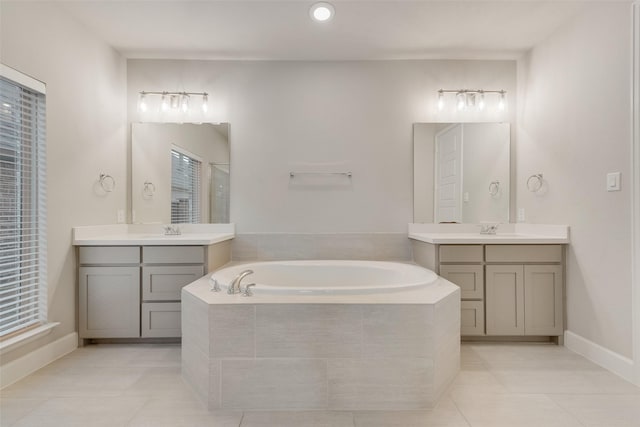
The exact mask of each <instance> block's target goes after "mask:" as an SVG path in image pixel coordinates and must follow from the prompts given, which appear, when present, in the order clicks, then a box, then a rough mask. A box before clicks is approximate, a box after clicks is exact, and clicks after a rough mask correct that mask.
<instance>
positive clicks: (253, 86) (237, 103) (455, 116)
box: [127, 60, 516, 233]
mask: <svg viewBox="0 0 640 427" xmlns="http://www.w3.org/2000/svg"><path fill="white" fill-rule="evenodd" d="M127 73H128V95H129V100H128V102H129V119H130V121H133V122H135V121H138V120H141V119H142V120H146V119H147V117H144V116H140V114H139V113H138V111H137V109H136V103H137V97H138V93H139V92H140V91H142V90H144V91H162V90H176V88H181V89H180V90H183V89H182V88H184V90H190V91H205V92H208V93H209V94H211V95H210V98H209V99H210V101H211V103H212V105H211V109H210V113H209V117H208V120H209V121H214V122H229V123H230V135H231V137H230V144H231V163H232V165H231V219H232V221H233V222H235V223H236V225H237V231H238V232H239V233H247V232H289V233H291V232H305V233H313V232H391V233H394V232H395V233H398V232H402V233H406V230H407V223H409V222H412V221H413V188H412V185H413V184H412V183H413V171H412V163H413V160H412V159H413V129H412V124H413V123H414V122H451V121H477V115H476V114H469V115H466V116H465V114H464V113H463V114H461V113H457V112H452V111H449V110H447V111H444V112H438V110H437V105H436V104H437V90H438V89H441V88H445V89H451V88H454V89H455V88H469V87H473V88H485V89H505V90H507V91H508V92H509V96H510V99H509V105H510V107H511V109H510V111H509V113H508V114H507V115H506V117H504V116H499V115H497V113H495V114H494V115H493V116H492V115H491V114H489V115H487V120H490V121H495V120H498V119H504V118H506V119H507V120H510V121H512V122H513V117H515V107H516V100H515V92H516V62H515V61H443V60H426V61H336V62H288V61H279V62H274V61H248V62H241V61H168V60H167V61H163V60H129V61H128V62H127ZM150 116H151V119H154V118H155V115H154V114H153V113H151V114H150ZM198 117H199V119H202V117H201V115H200V113H198ZM311 170H313V171H318V170H319V171H322V170H325V171H351V172H352V173H353V177H352V179H351V180H350V181H349V180H347V181H345V182H337V183H336V182H333V181H328V180H327V181H323V180H322V179H321V178H317V179H316V180H315V182H314V183H312V185H307V186H298V185H295V184H296V183H295V182H290V179H289V172H290V171H311ZM430 173H432V172H430ZM334 184H337V185H334Z"/></svg>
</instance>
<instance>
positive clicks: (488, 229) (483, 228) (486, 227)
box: [480, 224, 498, 234]
mask: <svg viewBox="0 0 640 427" xmlns="http://www.w3.org/2000/svg"><path fill="white" fill-rule="evenodd" d="M497 231H498V224H480V234H496V232H497Z"/></svg>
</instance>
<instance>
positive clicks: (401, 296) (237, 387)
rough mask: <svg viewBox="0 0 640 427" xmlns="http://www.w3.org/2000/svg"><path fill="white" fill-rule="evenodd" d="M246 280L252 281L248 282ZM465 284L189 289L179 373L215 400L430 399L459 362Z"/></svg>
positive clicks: (385, 405)
mask: <svg viewBox="0 0 640 427" xmlns="http://www.w3.org/2000/svg"><path fill="white" fill-rule="evenodd" d="M247 283H248V282H247ZM459 293H460V290H459V288H458V287H457V286H455V285H453V284H451V283H450V282H448V281H446V280H444V279H442V278H439V279H438V280H437V281H436V282H435V283H433V284H431V285H429V286H425V287H423V288H418V289H412V290H407V291H403V292H389V293H379V294H370V295H322V296H307V295H284V296H283V295H268V294H267V295H258V294H256V295H254V296H252V297H243V296H241V295H227V294H226V293H223V292H221V293H213V292H210V291H209V280H208V276H205V277H203V278H201V279H199V280H197V281H196V282H194V283H192V284H190V285H188V286H186V287H185V288H183V290H182V316H183V318H182V325H183V337H182V373H183V377H184V378H185V379H186V380H187V382H188V383H190V384H191V385H192V386H193V388H194V389H195V391H196V393H197V395H198V396H199V397H200V399H202V400H203V401H204V402H205V403H206V404H207V406H208V408H209V409H211V410H216V409H223V410H232V409H233V410H284V409H295V410H316V409H329V410H360V409H375V410H379V409H389V410H395V409H426V408H432V407H434V405H435V404H436V403H437V401H438V399H439V397H440V396H441V395H442V394H443V393H444V391H445V390H446V388H447V386H448V385H449V384H450V382H451V381H452V380H453V379H454V377H455V376H456V374H457V372H458V370H459V360H460V333H459V331H460V294H459Z"/></svg>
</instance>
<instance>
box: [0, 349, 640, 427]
mask: <svg viewBox="0 0 640 427" xmlns="http://www.w3.org/2000/svg"><path fill="white" fill-rule="evenodd" d="M0 426H2V427H9V426H21V427H24V426H34V427H35V426H37V427H47V426H56V427H68V426H83V427H85V426H89V427H93V426H109V427H117V426H153V427H163V426H171V427H173V426H185V427H198V426H214V427H227V426H228V427H231V426H233V427H238V426H242V427H249V426H261V427H289V426H292V427H305V426H313V427H319V426H326V427H330V426H331V427H342V426H345V427H346V426H349V427H354V426H358V427H360V426H362V427H383V426H384V427H387V426H397V427H420V426H429V427H440V426H451V427H458V426H460V427H463V426H464V427H468V426H473V427H479V426H491V427H500V426H508V427H518V426H532V427H533V426H535V427H547V426H550V427H551V426H559V427H560V426H561V427H572V426H601V427H618V426H629V427H631V426H640V388H638V387H635V386H633V385H631V384H630V383H628V382H625V381H624V380H622V379H620V378H618V377H617V376H615V375H613V374H611V373H609V372H608V371H606V370H604V369H602V368H600V367H598V366H596V365H594V364H593V363H591V362H589V361H587V360H585V359H584V358H582V357H581V356H578V355H576V354H574V353H572V352H571V351H569V350H567V349H565V348H564V347H557V346H554V345H550V344H487V343H482V344H476V343H474V344H464V345H463V346H462V362H461V371H460V374H459V375H458V377H457V378H456V380H455V382H454V383H453V384H452V386H451V388H450V389H449V391H448V392H447V394H446V395H445V396H444V397H443V398H442V399H441V401H440V402H439V404H438V406H437V407H436V408H435V409H433V410H430V411H401V412H397V411H396V412H376V411H363V412H348V411H344V412H341V411H327V412H323V411H312V412H282V411H279V412H246V413H242V412H215V413H209V412H207V410H206V409H205V408H204V407H203V406H202V405H201V404H200V403H199V402H198V401H197V400H196V397H195V395H194V394H193V393H192V392H191V390H190V389H189V387H188V386H187V385H185V383H184V382H183V381H182V378H181V376H180V347H179V346H177V345H175V346H171V345H114V344H105V345H94V346H87V347H84V348H80V349H78V350H76V351H74V352H73V353H71V354H69V355H67V356H65V357H63V358H62V359H60V360H57V361H56V362H54V363H52V364H51V365H49V366H47V367H45V368H43V369H41V370H40V371H38V372H36V373H34V374H33V375H31V376H29V377H27V378H25V379H23V380H22V381H19V382H18V383H16V384H13V385H11V386H9V387H7V388H5V389H4V390H2V391H1V394H0Z"/></svg>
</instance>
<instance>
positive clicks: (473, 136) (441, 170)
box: [413, 123, 511, 223]
mask: <svg viewBox="0 0 640 427" xmlns="http://www.w3.org/2000/svg"><path fill="white" fill-rule="evenodd" d="M510 145H511V138H510V126H509V124H508V123H414V125H413V161H414V167H413V175H414V179H413V183H414V186H413V188H414V193H413V206H414V209H413V214H414V222H425V223H480V222H499V223H506V222H509V193H510Z"/></svg>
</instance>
